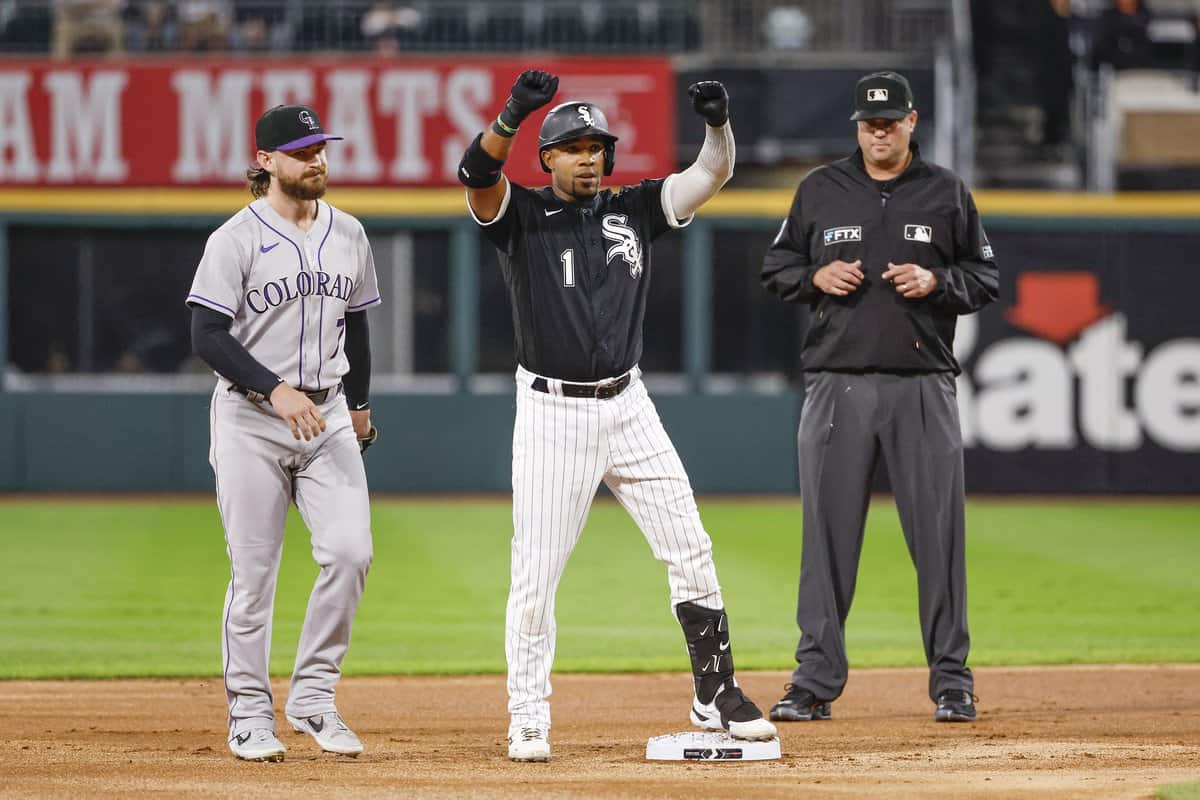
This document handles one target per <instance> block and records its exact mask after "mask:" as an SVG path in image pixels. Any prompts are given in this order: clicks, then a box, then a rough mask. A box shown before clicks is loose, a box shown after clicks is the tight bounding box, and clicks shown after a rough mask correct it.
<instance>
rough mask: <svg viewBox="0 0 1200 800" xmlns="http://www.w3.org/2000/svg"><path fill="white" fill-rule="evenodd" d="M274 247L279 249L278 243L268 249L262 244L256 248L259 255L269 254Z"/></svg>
mask: <svg viewBox="0 0 1200 800" xmlns="http://www.w3.org/2000/svg"><path fill="white" fill-rule="evenodd" d="M276 247H279V242H276V243H275V244H273V245H271V246H270V247H268V246H267V245H265V244H262V245H259V246H258V251H259V252H260V253H269V252H271V251H272V250H274V249H275V248H276Z"/></svg>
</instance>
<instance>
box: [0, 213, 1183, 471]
mask: <svg viewBox="0 0 1200 800" xmlns="http://www.w3.org/2000/svg"><path fill="white" fill-rule="evenodd" d="M789 201H790V193H788V192H733V191H730V192H724V193H722V195H721V196H719V197H718V198H717V200H716V201H714V203H713V204H712V206H711V208H710V209H708V211H709V213H708V214H707V215H705V216H702V217H701V219H699V220H698V221H697V223H695V224H694V225H693V226H691V227H690V228H688V229H686V230H685V231H684V232H682V234H681V235H680V236H679V237H678V240H679V241H678V242H677V243H675V244H670V245H666V246H667V247H668V248H669V249H670V248H673V249H670V255H669V257H668V258H666V259H664V262H656V269H657V270H658V273H657V274H658V277H657V278H656V281H657V283H658V287H659V291H660V293H661V292H666V293H667V294H669V295H670V298H671V299H672V301H673V302H674V303H675V304H676V305H675V306H674V307H673V309H674V310H673V311H672V310H671V309H668V312H670V313H673V314H675V317H674V318H672V319H669V320H668V328H667V329H664V328H663V327H662V325H663V315H659V317H657V318H656V319H655V320H653V321H648V325H657V326H658V327H656V328H655V329H654V330H653V334H654V335H653V337H652V339H651V340H650V341H648V343H647V359H646V361H644V364H645V365H646V366H647V368H648V369H649V371H650V373H651V374H650V380H651V388H652V392H653V393H654V394H655V397H656V400H657V402H658V404H659V408H660V411H661V414H662V417H663V420H664V423H665V424H666V426H667V428H668V430H669V432H670V433H671V434H672V436H673V438H674V440H675V441H676V443H677V446H678V447H679V450H680V452H681V455H682V456H683V458H684V461H685V463H686V464H687V466H688V469H689V472H690V473H691V476H692V479H693V482H694V484H695V486H696V488H697V489H698V490H700V491H728V492H757V491H761V492H788V491H792V490H793V489H794V486H795V483H796V480H795V475H796V468H795V464H794V453H795V443H794V432H795V425H796V422H797V419H798V414H799V409H800V406H801V399H802V398H801V397H800V395H799V393H798V391H797V389H796V388H795V387H796V386H797V385H798V384H799V381H798V371H797V369H796V367H797V366H798V365H796V364H793V363H791V362H790V361H789V359H791V358H793V357H794V353H795V350H796V339H797V337H798V335H799V332H800V331H801V330H802V323H803V314H804V309H794V310H793V309H788V308H786V307H783V306H782V304H778V303H773V302H769V301H768V300H764V299H763V297H762V295H761V292H760V290H758V288H757V285H756V284H757V277H756V276H757V268H758V262H759V260H760V258H761V253H762V251H763V250H764V249H765V248H766V246H767V244H768V243H769V241H770V238H771V235H772V233H773V231H774V230H775V229H776V228H777V227H778V224H779V220H780V219H781V218H782V216H783V214H784V213H785V211H786V209H787V207H788V204H789ZM239 202H241V197H240V195H238V194H237V193H236V192H227V191H225V190H212V191H200V190H197V191H190V192H170V191H157V192H143V193H141V194H130V193H128V192H121V193H116V194H113V193H109V192H87V191H74V192H72V191H62V192H54V191H50V190H39V191H35V192H24V193H22V192H15V191H14V192H12V193H9V194H0V256H2V259H0V314H5V315H6V318H5V319H4V320H2V323H3V324H0V353H8V352H15V351H16V350H18V349H19V347H18V345H21V344H23V342H20V341H18V338H19V337H23V336H28V335H30V334H29V326H32V325H34V324H35V323H36V322H37V320H38V316H37V314H36V313H35V314H33V315H32V316H30V313H29V306H30V304H31V303H32V302H33V301H34V300H35V299H38V300H43V301H44V300H45V299H46V298H31V297H28V296H25V292H26V290H25V289H21V288H20V287H22V286H24V284H23V283H22V282H21V281H20V280H17V279H18V278H24V277H27V274H21V275H18V274H17V272H18V271H20V270H38V269H46V268H48V267H47V265H45V264H39V263H35V262H34V261H31V260H30V259H31V258H32V256H30V255H29V254H30V253H34V254H37V253H41V252H44V250H45V248H44V247H43V245H42V242H43V241H45V242H47V243H50V244H49V245H47V246H53V243H54V241H55V238H56V237H55V233H56V231H59V230H65V229H70V228H72V226H80V225H88V226H93V227H95V228H99V229H113V230H119V231H126V233H122V234H121V236H118V237H116V238H118V239H119V238H122V237H133V238H137V237H138V236H139V235H140V234H138V233H137V231H139V230H144V229H147V228H152V229H154V231H155V233H156V235H158V236H159V237H164V238H165V241H166V242H167V244H168V245H169V241H170V237H171V235H172V234H171V231H173V230H175V231H180V232H185V231H186V232H190V235H191V236H193V237H195V236H196V235H198V234H200V233H202V232H203V231H206V230H209V229H211V228H212V227H214V226H215V225H216V224H218V223H219V222H220V221H221V220H222V219H223V218H224V217H225V216H226V215H227V213H228V209H229V208H232V207H236V205H237V204H238V203H239ZM334 202H336V203H338V204H339V205H340V206H342V207H344V208H346V210H348V211H351V212H352V213H356V214H358V215H359V216H361V217H363V218H364V220H365V221H366V222H367V225H368V228H369V230H372V231H380V230H390V229H405V230H421V231H431V232H437V233H438V235H441V236H443V238H444V239H445V250H444V252H445V254H446V255H445V260H446V263H445V264H437V265H433V266H432V267H431V269H433V270H436V271H437V272H438V273H439V274H441V273H443V272H444V273H445V280H446V281H447V288H446V302H447V305H448V309H447V316H446V322H445V325H444V326H443V327H444V330H439V333H440V335H441V336H442V339H444V345H443V346H444V350H445V357H444V360H445V363H446V365H447V367H446V370H445V372H446V374H445V378H446V380H445V381H444V382H443V384H442V385H440V386H439V387H438V388H437V389H436V390H431V389H429V388H428V386H427V384H420V383H418V384H414V385H412V386H408V387H407V388H405V387H403V386H400V387H399V388H398V386H397V385H393V386H391V387H390V388H388V387H387V386H385V387H384V388H379V387H378V386H377V388H376V391H375V392H374V393H373V405H374V408H375V419H376V421H377V422H378V423H379V426H380V428H381V429H382V430H383V431H384V435H383V438H382V440H381V442H380V444H379V445H378V446H377V447H376V448H374V449H373V450H372V451H371V453H370V456H369V459H368V464H369V470H370V474H371V480H372V485H373V486H374V487H375V488H376V489H377V490H380V491H494V490H500V491H502V490H505V489H507V487H508V485H509V469H508V465H509V458H510V436H511V425H512V417H513V399H512V394H511V388H509V387H510V386H511V384H510V383H506V381H505V379H504V378H503V373H502V372H501V373H497V374H496V375H495V376H494V378H493V379H492V380H490V381H482V382H481V381H479V380H478V378H479V375H480V373H481V371H483V372H487V371H491V372H493V373H496V372H497V370H498V369H499V368H500V367H496V366H495V364H498V363H501V362H503V360H504V359H505V358H508V357H509V356H508V355H506V353H507V345H506V344H505V342H504V341H503V340H504V339H505V336H506V335H505V334H497V333H492V334H489V333H487V332H486V331H487V330H489V329H488V328H487V327H486V326H487V325H488V324H490V323H489V320H492V321H493V322H496V320H499V321H498V322H496V324H497V325H502V324H506V323H504V322H503V318H504V316H505V314H506V312H505V311H504V309H503V307H502V304H498V303H496V302H495V298H494V296H491V295H489V294H488V292H489V291H490V290H489V288H488V281H489V280H492V279H493V278H494V276H493V275H491V274H490V271H489V268H488V266H487V265H488V263H489V262H488V261H487V260H486V255H485V254H486V249H484V248H481V247H480V242H479V239H478V237H477V235H476V234H475V232H474V231H473V229H472V228H471V227H470V226H469V225H468V224H465V223H464V220H463V219H462V215H461V204H462V195H461V192H459V191H457V190H450V191H442V190H429V191H416V192H386V191H380V190H347V191H343V192H340V193H339V194H338V196H337V197H336V198H334ZM979 205H980V207H981V210H982V212H983V214H984V217H985V223H986V225H987V227H988V229H989V231H990V233H991V235H992V239H993V243H994V244H995V247H996V252H997V258H998V260H999V262H1000V264H1001V268H1002V276H1003V278H1002V294H1003V297H1002V301H1001V302H1000V303H998V304H996V305H995V306H993V307H990V308H989V309H987V310H985V311H984V312H983V313H981V314H979V315H978V316H977V317H971V318H964V319H963V320H962V322H961V323H960V330H959V335H958V340H957V350H958V351H959V357H960V360H961V361H962V363H963V366H964V374H963V376H962V377H961V378H960V381H959V399H960V409H961V410H962V412H963V428H964V437H965V439H966V441H967V443H968V448H967V475H968V484H969V487H970V488H971V489H972V490H974V491H986V492H1083V493H1107V492H1142V493H1200V338H1198V337H1200V323H1198V322H1197V319H1200V317H1198V315H1197V312H1196V309H1197V308H1200V284H1197V282H1195V280H1194V273H1195V269H1194V266H1193V258H1194V256H1193V253H1195V252H1196V251H1197V249H1198V248H1200V197H1196V196H1169V197H1164V196H1157V195H1146V196H1139V195H1124V196H1118V197H1110V198H1104V197H1096V196H1072V195H1067V196H1056V195H1021V194H1008V193H986V192H982V193H980V194H979ZM130 230H132V231H133V233H128V231H130ZM31 231H32V232H33V234H32V235H31V233H30V232H31ZM42 233H44V236H43V235H42ZM60 238H61V237H60ZM668 238H669V237H668ZM21 242H24V243H25V244H24V245H22V244H21ZM31 242H32V245H33V246H32V247H31V246H30V243H31ZM156 246H159V245H156ZM164 246H165V245H164ZM21 247H25V249H21ZM13 253H19V254H20V257H19V258H18V259H16V260H13V255H12V254H13ZM149 260H150V261H151V262H152V263H151V266H152V267H153V268H154V269H158V270H160V272H162V274H164V275H165V274H168V273H169V274H170V275H171V276H173V278H174V279H176V280H180V279H182V280H185V281H186V280H187V279H189V278H190V274H191V270H192V269H193V266H194V265H193V264H191V263H175V262H176V261H182V260H186V259H182V260H181V259H179V258H178V257H176V258H174V259H172V258H171V257H170V253H169V251H168V252H165V253H164V257H163V260H162V262H161V265H159V264H158V263H157V262H154V260H153V259H149ZM675 263H677V264H678V266H679V269H674V268H671V267H672V266H673V265H674V264H675ZM144 266H145V264H131V265H130V266H129V269H131V270H132V269H133V268H134V267H144ZM421 266H422V269H425V265H421ZM121 268H122V265H120V264H117V265H115V270H116V271H115V272H114V273H113V274H115V275H117V276H119V275H120V274H121ZM181 276H182V278H181ZM68 277H69V276H68ZM493 282H494V281H493ZM14 286H15V287H18V291H17V292H16V293H14V292H13V291H11V287H14ZM664 287H665V288H664ZM67 288H69V287H67ZM64 291H65V289H64ZM6 294H8V295H10V296H11V297H10V302H5V295H6ZM739 298H741V299H739ZM746 298H749V299H746ZM54 299H55V298H50V301H51V303H50V306H49V308H50V309H51V310H50V311H42V312H38V313H42V314H45V313H52V314H70V313H72V311H73V310H72V309H70V308H69V307H65V308H64V307H59V306H55V305H53V301H54ZM172 303H174V301H172ZM739 303H740V305H739ZM174 309H175V306H174V305H172V306H171V307H170V310H169V315H170V316H171V318H172V319H175V314H176V312H175V310H174ZM14 313H18V314H21V315H24V316H21V317H20V320H22V322H21V324H16V319H17V318H16V317H14V316H13V314H14ZM178 315H179V319H180V320H183V319H185V318H186V312H185V311H184V309H183V307H182V305H181V304H180V305H179V306H178ZM481 326H482V327H481ZM755 326H758V327H759V328H763V327H764V326H765V329H764V330H760V331H759V332H758V334H757V338H754V337H752V336H746V335H744V334H745V330H746V329H749V328H754V327H755ZM497 330H503V329H502V328H497ZM509 330H510V329H509ZM481 331H482V333H481ZM507 336H509V337H510V336H511V333H509V334H507ZM6 338H7V339H9V340H12V341H11V342H10V343H9V344H7V345H6V341H5V339H6ZM731 340H736V341H737V342H739V343H740V344H739V347H734V348H730V347H729V346H728V343H729V341H731ZM383 342H384V340H383V339H382V338H381V337H380V334H379V331H378V330H377V331H376V336H375V343H376V345H377V346H382V344H383ZM489 346H495V349H496V352H498V353H500V355H499V356H497V355H496V353H495V352H493V353H489V352H486V350H487V348H488V347H489ZM770 347H777V348H779V352H777V353H774V354H772V355H770V356H769V357H767V356H763V354H762V352H761V351H763V350H764V349H767V348H770ZM664 349H665V350H672V349H674V350H675V351H676V352H675V355H674V356H673V359H674V360H671V359H667V360H666V361H665V362H662V363H665V364H666V365H667V367H666V368H667V372H669V374H663V373H662V372H661V371H660V369H659V368H656V367H655V365H654V364H653V363H650V359H651V351H654V352H655V354H656V357H659V356H658V355H657V354H658V353H660V352H661V351H663V350H664ZM481 350H484V351H485V352H481ZM758 359H761V360H762V363H761V364H759V363H758V362H757V360H758ZM8 361H9V358H5V359H4V362H5V363H7V362H8ZM748 362H755V363H754V366H753V368H752V369H747V370H746V371H743V372H737V373H735V372H731V370H735V369H736V368H737V367H738V366H740V365H744V364H746V363H748ZM489 364H492V365H493V366H492V367H488V365H489ZM481 365H482V366H481ZM503 368H504V369H507V368H508V367H507V366H504V367H503ZM760 369H761V370H764V371H765V372H766V373H768V374H766V375H763V374H760V373H759V372H757V371H754V370H760ZM202 383H203V381H202ZM89 386H90V385H89V384H88V383H87V382H86V381H85V382H82V383H80V382H75V383H72V382H71V381H69V380H68V381H65V382H61V381H56V380H40V379H39V377H38V376H36V375H33V376H30V375H20V376H18V375H15V374H13V373H11V372H10V373H9V374H8V375H6V377H5V382H4V389H3V390H0V453H2V454H3V457H0V490H2V491H126V490H128V491H162V490H166V491H174V490H206V489H208V488H209V487H210V486H211V474H210V472H209V469H208V466H207V452H206V451H207V411H206V408H207V399H208V398H207V395H206V394H205V393H204V391H203V389H202V388H197V389H194V390H189V391H179V390H178V389H175V390H171V389H169V388H168V389H162V388H159V389H153V388H151V389H149V390H147V389H146V386H145V385H144V381H140V382H139V383H138V386H137V390H134V389H133V388H132V387H133V380H132V379H130V380H129V381H128V382H126V379H125V378H123V377H121V376H109V378H107V379H106V385H105V387H104V388H103V390H102V391H101V390H97V389H96V388H95V387H94V386H91V387H90V388H89ZM422 386H425V387H426V388H421V387H422ZM414 387H415V388H414Z"/></svg>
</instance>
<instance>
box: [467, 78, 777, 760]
mask: <svg viewBox="0 0 1200 800" xmlns="http://www.w3.org/2000/svg"><path fill="white" fill-rule="evenodd" d="M557 88H558V78H557V77H555V76H553V75H551V74H549V73H546V72H542V71H538V70H529V71H526V72H523V73H521V75H520V77H518V78H517V81H516V83H515V84H514V85H513V88H512V95H511V96H510V97H509V98H508V101H507V103H506V104H505V106H504V110H503V111H502V112H501V113H500V115H499V117H498V118H497V119H496V121H495V122H494V123H493V124H492V126H491V127H490V128H489V129H487V130H485V131H483V132H482V133H481V134H480V135H479V136H477V137H476V138H475V140H474V141H473V142H472V143H471V145H470V147H469V148H468V149H467V151H466V153H465V154H464V155H463V159H462V162H461V164H460V165H459V171H458V174H459V179H460V180H461V181H462V182H463V183H464V184H465V185H466V186H467V204H468V207H469V210H470V213H471V215H472V217H473V218H474V219H475V221H476V222H477V223H478V224H479V226H480V228H481V230H482V231H483V234H484V236H486V237H487V239H488V240H489V241H490V242H491V243H492V244H493V245H495V246H496V248H497V249H498V250H499V251H500V265H501V269H502V270H503V273H504V279H505V283H506V284H507V286H508V293H509V301H510V303H511V306H512V314H513V326H514V328H515V330H516V348H517V361H518V368H517V373H516V382H517V415H516V425H515V428H514V430H513V473H512V481H513V541H512V585H511V589H510V592H509V598H508V608H507V616H506V622H505V654H506V656H507V660H508V695H509V703H508V710H509V714H510V718H511V719H510V725H509V733H508V742H509V746H508V755H509V758H511V759H513V760H514V761H546V760H548V759H549V758H550V742H549V730H550V704H549V703H548V702H547V698H548V697H549V696H550V668H551V664H552V662H553V660H554V645H555V625H554V595H555V592H556V590H557V588H558V582H559V579H560V577H561V576H562V572H563V569H564V567H566V564H567V559H568V557H569V556H570V554H571V551H572V549H573V548H574V547H575V543H576V542H577V541H578V539H579V535H580V533H581V532H582V530H583V526H584V522H585V521H586V519H587V514H588V509H589V508H590V507H591V503H592V499H593V498H594V497H595V494H596V489H597V488H598V487H599V484H600V481H604V483H605V484H606V485H607V486H608V487H609V489H610V490H612V493H613V494H614V495H615V496H616V498H617V500H618V501H619V502H620V503H621V505H622V506H624V508H625V509H626V510H627V511H628V512H629V513H630V515H631V516H632V517H633V518H634V520H635V521H636V522H637V524H638V527H640V528H641V530H642V533H643V534H644V535H645V536H646V539H647V541H648V542H649V544H650V549H651V552H652V553H653V554H654V556H655V558H657V559H659V560H660V561H663V562H664V563H666V565H667V577H668V582H669V584H670V590H671V608H672V610H673V612H674V614H675V615H676V617H677V618H678V620H679V622H680V624H681V625H682V627H683V632H684V638H685V639H686V642H687V647H688V652H689V655H690V656H691V662H692V671H693V674H694V678H695V681H694V682H695V687H694V688H695V697H694V699H693V704H692V710H691V715H690V716H691V720H692V722H693V723H694V724H695V725H698V726H700V727H701V728H705V729H709V730H728V731H729V733H730V734H731V735H733V736H734V737H738V738H742V739H750V740H757V739H770V738H772V737H774V736H775V726H774V725H772V724H771V723H770V722H768V721H767V720H766V719H764V718H763V715H762V712H761V711H759V709H758V708H757V707H756V706H755V705H754V703H752V702H751V701H750V700H749V699H748V698H747V697H746V696H745V695H744V694H743V693H742V690H741V689H739V688H738V685H737V681H736V680H735V679H734V670H733V655H732V651H731V649H730V645H729V642H730V638H729V627H728V621H727V619H726V616H725V611H724V605H725V604H724V601H723V599H722V597H721V587H720V585H719V584H718V582H717V573H716V569H715V567H714V566H713V561H712V543H711V541H710V540H709V537H708V534H707V533H706V532H705V530H704V526H703V525H702V524H701V523H700V515H699V512H698V511H697V509H696V501H695V498H694V497H693V495H692V487H691V484H690V483H689V481H688V477H687V474H686V473H685V472H684V469H683V464H682V463H681V462H680V460H679V456H678V455H677V454H676V452H675V448H674V446H673V445H672V444H671V441H670V440H669V439H668V438H667V434H666V432H665V431H664V430H663V426H662V423H661V422H660V421H659V418H658V413H657V411H656V410H655V408H654V404H653V403H652V402H651V400H650V398H649V396H648V395H647V394H646V388H645V386H644V385H643V383H642V381H641V377H640V376H641V372H640V370H639V369H638V358H639V357H640V356H641V353H642V318H643V316H644V315H645V310H646V295H647V291H648V288H649V280H650V275H651V257H650V256H651V252H650V243H651V242H652V241H653V240H654V239H655V238H657V237H658V236H660V235H662V234H664V233H666V232H667V231H669V230H671V229H673V228H681V227H683V226H684V225H687V224H688V223H689V222H691V219H692V215H693V214H694V213H695V211H696V209H698V208H699V207H700V206H701V205H703V204H704V203H705V202H706V201H707V200H709V199H710V198H711V197H713V196H714V195H715V194H716V193H717V191H718V190H719V189H720V188H721V186H723V185H724V184H725V182H726V181H727V180H728V179H729V177H730V175H732V174H733V163H734V142H733V133H732V131H731V130H730V126H729V123H728V107H729V98H728V95H727V94H726V93H725V89H724V87H723V86H721V84H720V83H717V82H715V81H705V82H702V83H697V84H694V85H693V86H692V87H691V88H690V89H689V90H688V93H689V95H690V96H691V98H692V103H693V107H694V108H695V110H696V112H697V113H698V114H700V116H702V117H703V118H704V119H705V121H706V123H707V128H706V135H705V140H704V145H703V147H702V149H701V151H700V155H699V157H698V158H697V159H696V163H694V164H692V165H691V166H690V167H688V168H687V169H686V170H684V171H683V172H681V173H679V174H675V175H671V176H669V177H667V178H666V179H665V180H661V179H660V180H646V181H642V182H641V183H640V184H639V185H637V186H633V187H629V188H626V189H624V190H621V191H617V192H614V191H612V190H607V189H606V190H603V191H602V190H601V188H600V184H601V182H602V180H603V178H604V176H606V175H610V174H611V173H612V170H613V162H614V159H615V157H616V143H617V137H616V136H613V135H612V133H610V132H609V130H608V122H607V120H606V118H605V115H604V113H603V112H602V111H601V110H600V109H599V108H597V107H596V106H595V105H593V104H591V103H588V102H583V101H571V102H567V103H562V104H561V105H558V106H556V107H555V108H554V109H552V110H551V111H550V113H549V114H548V115H547V116H546V118H545V121H544V122H543V123H542V127H541V131H540V133H539V136H538V149H539V157H540V159H541V164H542V169H544V170H545V171H546V172H548V173H550V174H551V176H552V185H551V186H549V187H545V188H542V189H527V188H525V187H523V186H518V185H516V184H514V183H512V182H511V181H509V180H508V179H507V178H506V177H505V176H504V175H502V174H501V169H502V167H503V165H504V161H505V159H506V158H507V157H508V154H509V150H510V149H511V147H512V142H513V137H514V136H515V135H516V133H517V131H518V129H519V128H520V126H521V123H522V121H523V120H524V119H525V118H526V117H528V116H529V115H530V114H531V113H532V112H533V111H534V110H535V109H537V108H540V107H541V106H543V105H546V104H547V103H549V102H550V100H551V99H552V98H553V97H554V95H555V92H556V91H557Z"/></svg>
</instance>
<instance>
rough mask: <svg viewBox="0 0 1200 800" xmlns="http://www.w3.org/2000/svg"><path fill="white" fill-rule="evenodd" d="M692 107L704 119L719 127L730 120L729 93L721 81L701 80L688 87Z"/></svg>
mask: <svg viewBox="0 0 1200 800" xmlns="http://www.w3.org/2000/svg"><path fill="white" fill-rule="evenodd" d="M688 97H690V98H692V108H693V109H695V111H696V113H697V114H699V115H700V116H702V117H704V121H705V122H707V123H708V124H709V125H712V126H713V127H714V128H719V127H721V126H722V125H724V124H725V123H726V122H727V121H728V120H729V93H728V92H726V91H725V87H724V86H723V85H722V84H721V82H720V81H700V82H698V83H693V84H692V85H691V86H689V87H688Z"/></svg>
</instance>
